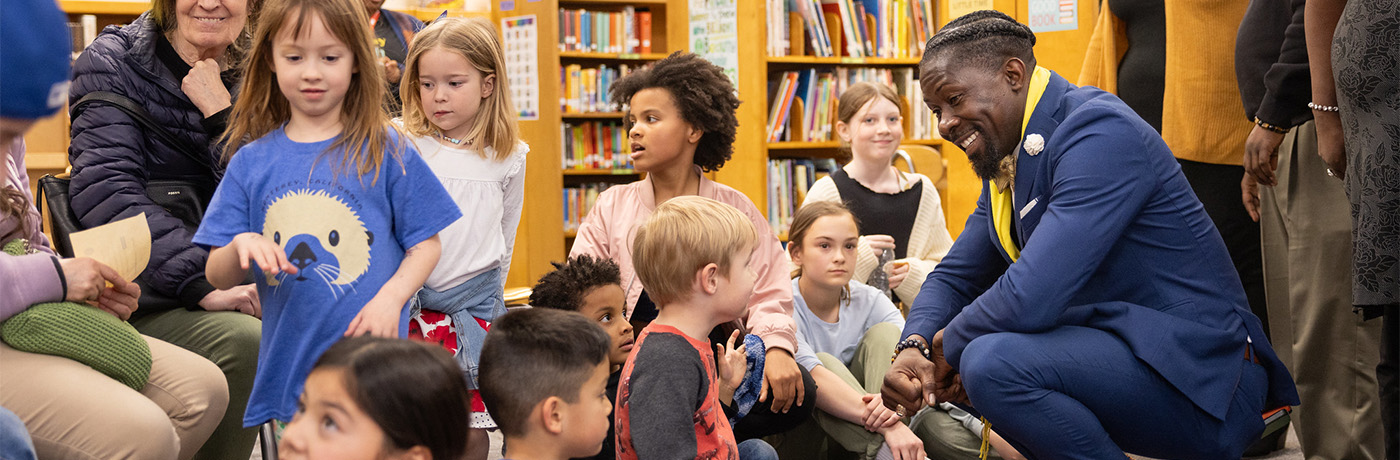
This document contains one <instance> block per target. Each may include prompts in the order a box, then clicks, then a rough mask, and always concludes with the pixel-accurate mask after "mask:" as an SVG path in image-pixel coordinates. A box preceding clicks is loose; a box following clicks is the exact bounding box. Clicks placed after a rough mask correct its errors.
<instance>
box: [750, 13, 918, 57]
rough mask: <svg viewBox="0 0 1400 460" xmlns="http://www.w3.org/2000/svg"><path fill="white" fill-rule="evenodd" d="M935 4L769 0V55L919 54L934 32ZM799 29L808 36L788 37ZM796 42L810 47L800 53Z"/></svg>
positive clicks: (880, 55)
mask: <svg viewBox="0 0 1400 460" xmlns="http://www.w3.org/2000/svg"><path fill="white" fill-rule="evenodd" d="M933 8H934V4H933V0H769V2H768V4H767V8H766V11H767V13H768V21H767V26H768V54H769V55H770V56H789V55H794V54H796V55H811V56H816V57H843V56H849V57H855V58H865V57H878V58H917V57H919V56H921V55H922V54H923V46H924V43H925V42H927V41H928V39H929V37H932V36H933V33H934V27H935V25H936V23H937V22H936V20H935V19H934V11H935V10H934V9H933ZM792 21H800V22H801V24H800V25H801V28H800V29H798V28H794V27H793V26H792ZM798 30H801V31H802V33H803V35H804V37H791V36H787V35H791V34H793V33H797V31H798ZM832 34H840V35H841V36H839V37H833V36H831V35H832ZM794 42H801V43H802V44H804V45H805V46H806V48H805V50H803V51H802V52H794V49H793V48H794V46H793V43H794ZM833 43H837V44H840V45H841V46H840V47H839V49H838V48H836V47H833V46H832V45H833Z"/></svg>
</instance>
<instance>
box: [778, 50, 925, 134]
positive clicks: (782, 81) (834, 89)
mask: <svg viewBox="0 0 1400 460" xmlns="http://www.w3.org/2000/svg"><path fill="white" fill-rule="evenodd" d="M858 82H871V83H879V84H883V85H886V86H889V87H890V88H891V89H893V90H894V91H895V94H898V95H899V98H900V99H901V103H902V105H903V106H904V107H905V111H904V121H905V127H904V137H905V138H906V139H937V138H938V133H937V121H936V120H935V119H934V118H933V113H932V112H930V111H929V110H927V109H925V108H924V107H923V101H924V97H923V88H921V87H920V86H919V81H918V79H916V78H914V69H913V68H908V67H896V68H884V67H846V66H837V67H829V68H811V69H804V70H797V71H786V72H783V73H780V74H776V75H775V76H774V78H773V79H772V80H769V82H768V87H769V95H770V98H769V101H770V102H769V105H768V107H769V113H768V142H828V141H833V140H836V138H835V137H834V136H835V132H836V131H835V129H836V127H835V125H836V109H837V102H838V101H839V99H840V96H841V94H842V93H844V92H845V91H846V88H849V87H850V86H851V85H854V84H856V83H858Z"/></svg>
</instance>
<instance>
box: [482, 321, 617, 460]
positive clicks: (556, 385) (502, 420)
mask: <svg viewBox="0 0 1400 460" xmlns="http://www.w3.org/2000/svg"><path fill="white" fill-rule="evenodd" d="M610 343H611V341H610V340H609V339H608V335H607V334H606V333H605V332H603V329H602V328H600V327H598V325H597V323H594V322H593V321H592V320H589V319H588V318H585V317H584V316H583V315H580V314H578V313H574V312H568V311H560V310H553V309H547V308H527V309H522V310H518V311H513V312H510V313H506V314H505V315H502V316H501V317H500V318H498V319H497V320H496V322H495V323H492V325H491V332H488V333H487V334H486V341H485V343H484V344H483V345H482V347H481V367H480V371H481V372H480V382H481V399H482V400H483V401H484V402H485V403H486V409H487V410H488V411H490V412H491V416H492V418H494V419H495V420H496V424H497V426H499V427H500V428H501V432H502V433H503V434H504V435H505V438H506V439H505V451H504V452H503V453H504V454H505V455H506V458H510V459H513V460H564V459H568V458H573V457H587V456H590V455H595V454H597V453H598V450H599V449H601V448H602V445H603V439H604V438H606V437H607V433H608V432H607V429H608V414H609V413H610V412H612V405H611V404H610V403H609V399H608V395H607V391H606V386H607V382H608V373H609V366H608V349H609V348H611V346H610Z"/></svg>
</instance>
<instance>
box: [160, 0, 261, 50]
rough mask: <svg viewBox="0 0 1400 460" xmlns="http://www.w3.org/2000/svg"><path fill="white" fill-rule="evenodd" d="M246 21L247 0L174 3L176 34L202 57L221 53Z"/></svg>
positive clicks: (177, 1) (193, 0) (206, 0)
mask: <svg viewBox="0 0 1400 460" xmlns="http://www.w3.org/2000/svg"><path fill="white" fill-rule="evenodd" d="M247 22H248V2H247V0H175V24H176V25H175V35H176V37H178V38H177V39H179V40H181V41H185V42H187V43H189V44H191V45H194V47H195V48H196V49H198V50H200V51H201V53H200V54H201V55H205V54H209V53H206V51H215V50H217V53H216V54H223V50H224V49H225V48H228V46H229V45H232V44H233V42H234V40H237V39H238V34H240V33H242V32H243V25H244V24H245V23H247Z"/></svg>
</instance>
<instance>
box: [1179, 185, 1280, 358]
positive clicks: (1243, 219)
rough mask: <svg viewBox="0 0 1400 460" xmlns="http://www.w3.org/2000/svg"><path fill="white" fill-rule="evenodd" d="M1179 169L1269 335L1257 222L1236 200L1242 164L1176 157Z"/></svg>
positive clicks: (1239, 192)
mask: <svg viewBox="0 0 1400 460" xmlns="http://www.w3.org/2000/svg"><path fill="white" fill-rule="evenodd" d="M1177 162H1178V163H1181V172H1182V173H1183V174H1185V175H1186V181H1187V182H1190V183H1191V190H1193V191H1195V192H1196V198H1198V199H1200V200H1201V204H1202V205H1205V208H1206V214H1208V215H1210V220H1211V221H1212V222H1214V223H1215V228H1216V230H1219V231H1220V237H1221V238H1223V239H1224V240H1225V249H1227V250H1229V251H1230V260H1231V261H1233V262H1234V263H1235V271H1236V272H1238V273H1239V275H1240V282H1241V283H1244V294H1245V296H1246V297H1247V298H1248V299H1249V310H1250V311H1252V312H1254V316H1258V317H1259V321H1261V322H1263V323H1264V335H1265V336H1267V335H1269V312H1268V310H1267V309H1266V308H1265V303H1264V255H1263V252H1262V251H1261V250H1260V246H1259V223H1258V222H1255V221H1254V220H1253V219H1250V218H1249V211H1247V210H1245V209H1244V202H1243V201H1240V196H1241V190H1240V179H1241V178H1243V177H1244V167H1243V166H1231V165H1217V164H1210V163H1201V162H1196V161H1190V160H1182V159H1177Z"/></svg>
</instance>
